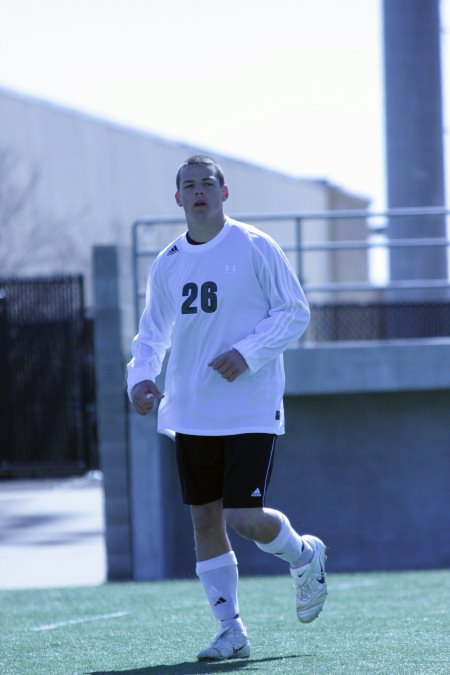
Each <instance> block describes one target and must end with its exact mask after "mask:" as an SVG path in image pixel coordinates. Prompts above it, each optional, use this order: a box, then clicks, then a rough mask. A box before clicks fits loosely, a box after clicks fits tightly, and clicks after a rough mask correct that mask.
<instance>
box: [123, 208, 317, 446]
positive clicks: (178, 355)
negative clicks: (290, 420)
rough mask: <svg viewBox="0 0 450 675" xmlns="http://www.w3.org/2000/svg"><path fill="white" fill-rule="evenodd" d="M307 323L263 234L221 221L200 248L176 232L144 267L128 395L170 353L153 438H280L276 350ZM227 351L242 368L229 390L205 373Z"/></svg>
mask: <svg viewBox="0 0 450 675" xmlns="http://www.w3.org/2000/svg"><path fill="white" fill-rule="evenodd" d="M308 322H309V309H308V304H307V301H306V298H305V296H304V293H303V291H302V289H301V286H300V284H299V282H298V279H297V276H296V275H295V273H294V271H293V270H292V268H291V266H290V265H289V262H288V260H287V258H286V256H285V255H284V253H283V251H282V250H281V249H280V247H279V246H278V244H276V242H275V241H274V240H273V239H272V238H271V237H269V236H268V235H267V234H265V233H263V232H261V231H260V230H258V229H256V228H255V227H252V226H250V225H246V224H244V223H240V222H238V221H235V220H232V219H230V218H227V219H226V221H225V225H224V227H223V228H222V229H221V230H220V232H219V233H218V234H217V235H216V236H215V237H214V238H213V239H212V240H211V241H209V242H207V243H204V244H201V245H194V244H190V243H189V242H188V241H187V238H186V234H183V235H182V236H180V237H179V238H178V239H176V240H175V241H174V242H172V243H171V244H169V246H167V247H166V248H165V249H164V250H163V251H161V253H160V254H159V255H158V257H157V258H156V260H155V262H154V263H153V265H152V267H151V269H150V274H149V280H148V286H147V302H146V307H145V310H144V312H143V314H142V317H141V320H140V324H139V332H138V334H137V335H136V337H135V338H134V340H133V343H132V349H131V351H132V355H133V358H132V360H131V361H130V363H129V364H128V392H129V394H130V393H131V390H132V389H133V387H134V386H135V385H136V384H137V383H138V382H142V381H143V380H152V381H154V380H155V378H156V377H157V375H158V374H159V373H160V371H161V366H162V362H163V359H164V356H165V353H166V351H167V350H168V349H169V347H171V351H170V356H169V360H168V365H167V371H166V377H165V389H164V394H165V397H164V398H163V399H162V401H161V403H160V406H159V410H158V431H160V432H163V433H167V432H170V431H178V432H182V433H185V434H194V435H201V436H223V435H231V434H242V433H255V432H259V433H273V434H283V433H284V411H283V392H284V382H285V378H284V366H283V350H284V349H286V347H288V346H289V344H291V343H292V342H293V341H295V340H296V339H298V338H299V337H300V336H301V335H302V334H303V333H304V331H305V330H306V328H307V326H308ZM231 348H234V349H237V350H238V351H239V352H240V353H241V354H242V356H243V357H244V359H245V360H246V362H247V365H248V369H247V370H246V371H245V372H244V373H243V374H242V375H240V376H239V377H237V378H236V380H234V382H228V381H227V380H225V379H223V378H222V377H221V375H219V374H218V373H217V372H216V371H214V370H213V369H212V368H211V367H209V366H208V363H209V362H210V361H211V360H212V359H214V358H215V357H216V356H219V354H222V353H223V352H225V351H227V350H229V349H231Z"/></svg>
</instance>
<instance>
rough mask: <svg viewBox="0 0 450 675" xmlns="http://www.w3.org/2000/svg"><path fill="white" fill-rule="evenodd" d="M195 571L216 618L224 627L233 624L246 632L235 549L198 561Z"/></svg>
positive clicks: (237, 628)
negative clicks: (238, 594)
mask: <svg viewBox="0 0 450 675" xmlns="http://www.w3.org/2000/svg"><path fill="white" fill-rule="evenodd" d="M195 571H196V573H197V576H198V577H199V578H200V581H201V582H202V585H203V588H204V590H205V593H206V597H207V598H208V601H209V604H210V606H211V610H212V613H213V614H214V616H215V618H216V619H217V620H218V621H221V622H222V626H224V627H228V626H232V627H233V628H235V629H236V630H240V631H241V632H245V629H244V625H243V623H242V621H241V619H240V618H239V604H238V597H237V590H238V581H239V575H238V569H237V560H236V556H235V554H234V551H229V552H228V553H224V554H223V555H218V556H216V557H215V558H210V559H209V560H202V561H201V562H198V563H197V566H196V568H195Z"/></svg>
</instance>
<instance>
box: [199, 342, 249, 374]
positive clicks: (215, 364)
mask: <svg viewBox="0 0 450 675" xmlns="http://www.w3.org/2000/svg"><path fill="white" fill-rule="evenodd" d="M208 366H209V367H210V368H212V369H213V370H215V371H216V372H217V373H219V375H222V377H223V378H224V380H228V382H233V380H235V379H236V378H237V377H239V375H242V373H243V372H244V370H247V368H248V366H247V362H246V360H245V359H244V357H243V356H242V354H240V353H239V352H238V350H237V349H230V350H229V351H227V352H224V353H223V354H219V356H216V358H215V359H213V360H212V361H210V362H209V363H208Z"/></svg>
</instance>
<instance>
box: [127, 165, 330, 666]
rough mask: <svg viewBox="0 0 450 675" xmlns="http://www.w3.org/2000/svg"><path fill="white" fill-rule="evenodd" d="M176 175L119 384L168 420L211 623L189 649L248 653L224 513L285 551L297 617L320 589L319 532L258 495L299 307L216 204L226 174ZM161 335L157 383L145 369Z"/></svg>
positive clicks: (300, 320) (259, 542) (316, 601)
mask: <svg viewBox="0 0 450 675" xmlns="http://www.w3.org/2000/svg"><path fill="white" fill-rule="evenodd" d="M176 185H177V191H176V194H175V199H176V202H177V204H178V205H179V206H180V207H182V208H183V209H184V212H185V216H186V223H187V232H186V233H184V234H182V235H181V236H180V237H178V239H176V240H175V241H174V242H172V243H171V244H169V245H168V246H167V247H166V248H165V249H164V250H163V251H161V253H160V254H159V255H158V257H157V258H156V260H155V262H154V264H153V265H152V268H151V270H150V274H149V281H148V287H147V302H146V307H145V309H144V312H143V314H142V317H141V320H140V324H139V332H138V334H137V335H136V337H135V338H134V340H133V343H132V349H131V351H132V355H133V358H132V359H131V361H130V363H129V364H128V392H129V396H130V399H131V401H132V402H133V404H134V407H135V409H136V411H137V412H138V413H139V414H140V415H146V414H147V413H149V412H150V411H151V410H152V409H153V407H154V405H155V402H159V409H158V431H160V432H169V431H172V432H173V431H174V432H175V442H176V455H177V463H178V471H179V478H180V483H181V490H182V495H183V500H184V503H186V504H189V505H190V509H191V515H192V523H193V529H194V540H195V550H196V559H197V565H196V573H197V575H198V577H199V578H200V580H201V583H202V585H203V588H204V591H205V594H206V597H207V599H208V601H209V604H210V606H211V609H212V612H213V615H214V617H215V618H216V619H217V621H218V622H219V630H218V632H217V634H216V635H215V637H214V638H213V640H212V642H211V644H210V645H208V646H207V647H205V648H204V649H202V650H201V651H200V652H199V653H198V654H197V658H198V659H199V660H217V661H220V660H223V659H235V658H246V657H248V656H249V654H250V647H249V642H248V637H247V632H246V629H245V626H244V624H243V621H242V619H241V618H240V616H239V606H238V596H237V589H238V571H237V560H236V556H235V554H234V552H233V550H232V548H231V545H230V541H229V539H228V536H227V526H228V527H231V528H232V529H233V530H234V531H235V532H237V533H238V534H239V535H240V536H242V537H244V538H246V539H250V540H253V541H254V542H255V544H256V546H258V547H259V548H260V549H261V550H262V551H264V552H266V553H270V554H272V555H274V556H277V557H278V558H281V559H282V560H285V561H286V562H287V563H288V564H289V567H290V573H291V575H292V577H293V579H294V584H295V586H296V607H297V616H298V618H299V620H300V621H301V622H303V623H309V622H310V621H313V620H314V619H315V618H316V617H317V616H318V615H319V613H320V611H321V610H322V607H323V604H324V602H325V598H326V594H327V589H326V581H325V546H324V544H323V542H322V541H321V540H320V539H318V538H317V537H314V536H312V535H303V536H300V535H299V534H298V533H297V532H296V531H295V530H294V529H293V528H292V526H291V525H290V522H289V520H288V518H287V517H286V516H285V515H284V514H283V513H281V512H280V511H276V510H274V509H269V508H266V507H265V506H264V500H265V495H266V490H267V486H268V483H269V479H270V475H271V469H272V462H273V453H274V449H275V441H276V438H277V436H279V435H280V434H283V433H284V414H283V391H284V368H283V350H284V349H286V348H287V347H288V346H289V344H291V343H292V342H293V341H295V340H297V339H298V338H299V337H300V336H301V335H302V334H303V333H304V331H305V330H306V327H307V325H308V322H309V309H308V305H307V302H306V299H305V296H304V294H303V291H302V289H301V287H300V284H299V282H298V279H297V276H296V275H295V273H294V272H293V270H292V268H291V267H290V265H289V262H288V260H287V258H286V256H285V255H284V253H283V252H282V250H281V249H280V247H279V246H278V245H277V244H276V243H275V241H273V239H271V237H269V236H268V235H267V234H265V233H263V232H261V231H260V230H258V229H256V228H255V227H252V226H250V225H246V224H244V223H241V222H237V221H235V220H232V219H231V218H229V217H227V216H225V215H224V202H225V201H226V200H227V198H228V187H227V185H226V184H225V181H224V176H223V172H222V170H221V168H220V166H219V165H218V164H217V163H216V162H215V161H214V160H213V159H211V158H210V157H206V156H204V155H196V156H194V157H190V158H189V159H187V160H186V161H185V162H184V163H183V164H182V165H181V166H180V168H179V170H178V173H177V177H176ZM169 346H171V352H170V357H169V361H168V365H167V372H166V378H165V389H164V393H162V392H161V391H160V390H159V389H158V387H157V386H156V384H155V378H156V377H157V375H158V374H159V373H160V370H161V365H162V361H163V358H164V355H165V353H166V351H167V349H168V348H169Z"/></svg>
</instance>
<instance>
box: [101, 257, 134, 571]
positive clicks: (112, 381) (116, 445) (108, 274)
mask: <svg viewBox="0 0 450 675" xmlns="http://www.w3.org/2000/svg"><path fill="white" fill-rule="evenodd" d="M93 270H94V300H95V338H94V345H95V371H96V388H97V414H98V435H99V455H100V467H101V469H102V471H103V477H104V491H105V525H106V556H107V570H108V571H107V576H108V580H110V581H112V580H125V579H131V578H132V546H131V541H132V538H131V512H130V494H129V466H128V449H127V423H126V421H127V417H126V408H127V405H126V398H125V380H124V370H123V359H122V349H121V342H120V310H119V292H118V263H117V249H116V247H115V246H96V247H94V251H93Z"/></svg>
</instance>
